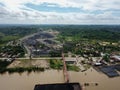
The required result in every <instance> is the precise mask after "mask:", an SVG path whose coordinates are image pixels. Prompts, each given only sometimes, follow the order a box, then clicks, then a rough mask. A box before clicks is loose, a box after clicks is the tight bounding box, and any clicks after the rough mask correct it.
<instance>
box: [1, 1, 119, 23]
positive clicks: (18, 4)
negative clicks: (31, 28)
mask: <svg viewBox="0 0 120 90" xmlns="http://www.w3.org/2000/svg"><path fill="white" fill-rule="evenodd" d="M0 3H2V4H3V5H4V6H3V5H0V23H36V24H38V23H44V24H45V23H47V24H91V23H93V24H111V23H112V24H120V13H118V12H120V0H0ZM27 3H31V4H35V5H41V4H43V3H49V4H50V5H52V7H54V5H57V6H58V7H64V8H65V7H74V8H79V9H81V10H83V11H88V12H87V13H84V12H76V13H65V12H64V13H59V12H43V11H37V10H35V9H32V8H29V7H27V6H25V4H27ZM96 10H97V11H99V10H101V11H103V12H102V13H100V14H95V13H91V12H93V11H96ZM108 10H109V11H108ZM114 10H117V11H118V12H117V14H119V15H116V11H114Z"/></svg>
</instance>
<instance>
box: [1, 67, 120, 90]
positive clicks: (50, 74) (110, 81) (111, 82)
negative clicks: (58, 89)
mask: <svg viewBox="0 0 120 90" xmlns="http://www.w3.org/2000/svg"><path fill="white" fill-rule="evenodd" d="M68 73H69V78H70V82H79V83H81V85H84V84H85V83H89V86H86V87H85V88H84V90H120V87H119V83H120V77H115V78H109V77H107V76H106V75H105V74H103V73H100V72H97V71H96V70H94V69H93V68H90V69H89V70H87V71H85V72H74V71H69V72H68ZM63 82H64V76H63V71H62V70H60V71H58V70H46V71H44V72H31V73H27V72H24V73H22V74H19V73H13V74H9V73H5V74H2V75H0V90H33V89H34V85H35V84H48V83H63ZM95 83H98V85H97V86H96V85H95Z"/></svg>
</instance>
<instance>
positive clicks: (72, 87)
mask: <svg viewBox="0 0 120 90" xmlns="http://www.w3.org/2000/svg"><path fill="white" fill-rule="evenodd" d="M34 90H82V89H81V86H80V84H79V83H61V84H60V83H59V84H43V85H35V88H34Z"/></svg>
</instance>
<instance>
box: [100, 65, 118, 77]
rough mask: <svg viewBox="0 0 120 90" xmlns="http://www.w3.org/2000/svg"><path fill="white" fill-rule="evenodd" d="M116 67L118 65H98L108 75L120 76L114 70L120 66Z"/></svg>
mask: <svg viewBox="0 0 120 90" xmlns="http://www.w3.org/2000/svg"><path fill="white" fill-rule="evenodd" d="M117 68H118V66H117V67H116V65H113V66H103V67H100V70H101V71H102V72H103V73H105V74H106V75H107V76H109V77H116V76H120V75H119V73H118V72H117V71H116V70H118V69H120V66H119V68H118V69H117Z"/></svg>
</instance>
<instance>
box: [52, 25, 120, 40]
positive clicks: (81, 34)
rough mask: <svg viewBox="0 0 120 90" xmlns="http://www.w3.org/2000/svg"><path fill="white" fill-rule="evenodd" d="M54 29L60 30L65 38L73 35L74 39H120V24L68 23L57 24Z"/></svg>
mask: <svg viewBox="0 0 120 90" xmlns="http://www.w3.org/2000/svg"><path fill="white" fill-rule="evenodd" d="M53 29H55V30H58V31H60V33H61V34H62V36H63V37H64V38H66V37H72V38H74V40H78V39H81V38H84V39H96V40H104V41H105V40H107V41H118V40H120V25H116V26H115V25H111V26H110V25H68V26H56V27H54V28H53ZM64 38H63V39H64Z"/></svg>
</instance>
